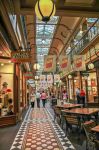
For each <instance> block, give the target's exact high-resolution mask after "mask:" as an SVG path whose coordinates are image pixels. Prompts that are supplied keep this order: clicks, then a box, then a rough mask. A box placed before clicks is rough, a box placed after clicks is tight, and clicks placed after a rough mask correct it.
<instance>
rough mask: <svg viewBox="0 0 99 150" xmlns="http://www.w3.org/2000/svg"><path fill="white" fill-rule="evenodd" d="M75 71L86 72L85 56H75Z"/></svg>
mask: <svg viewBox="0 0 99 150" xmlns="http://www.w3.org/2000/svg"><path fill="white" fill-rule="evenodd" d="M74 70H75V71H84V70H86V66H85V57H84V55H75V56H74Z"/></svg>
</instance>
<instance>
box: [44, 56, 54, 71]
mask: <svg viewBox="0 0 99 150" xmlns="http://www.w3.org/2000/svg"><path fill="white" fill-rule="evenodd" d="M44 71H45V72H55V71H56V56H55V55H49V56H44Z"/></svg>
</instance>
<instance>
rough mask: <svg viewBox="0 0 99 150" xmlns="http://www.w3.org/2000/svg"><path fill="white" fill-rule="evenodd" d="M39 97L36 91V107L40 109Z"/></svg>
mask: <svg viewBox="0 0 99 150" xmlns="http://www.w3.org/2000/svg"><path fill="white" fill-rule="evenodd" d="M40 97H41V94H40V92H39V91H37V93H36V100H37V107H38V108H40Z"/></svg>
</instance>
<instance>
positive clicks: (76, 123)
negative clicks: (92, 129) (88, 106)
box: [64, 115, 81, 135]
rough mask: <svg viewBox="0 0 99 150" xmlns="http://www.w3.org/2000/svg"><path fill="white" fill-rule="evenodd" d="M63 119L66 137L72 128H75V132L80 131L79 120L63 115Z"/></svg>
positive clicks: (72, 116)
mask: <svg viewBox="0 0 99 150" xmlns="http://www.w3.org/2000/svg"><path fill="white" fill-rule="evenodd" d="M64 118H65V121H66V131H65V134H66V135H67V133H68V131H69V129H70V130H72V128H73V126H76V127H77V131H80V129H81V123H80V120H79V118H78V117H77V116H75V115H65V116H64ZM78 133H79V132H78Z"/></svg>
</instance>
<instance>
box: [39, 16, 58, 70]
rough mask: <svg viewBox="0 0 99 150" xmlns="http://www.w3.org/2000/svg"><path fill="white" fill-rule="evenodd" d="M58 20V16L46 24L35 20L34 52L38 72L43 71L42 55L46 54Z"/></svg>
mask: <svg viewBox="0 0 99 150" xmlns="http://www.w3.org/2000/svg"><path fill="white" fill-rule="evenodd" d="M58 20H59V17H58V16H54V17H52V19H51V20H50V21H49V22H48V23H47V24H46V23H44V22H42V21H39V20H38V19H37V20H36V24H37V25H36V47H37V49H36V51H37V61H38V63H39V64H40V70H39V72H42V71H43V66H44V55H47V54H48V51H49V48H50V45H51V42H52V39H53V36H54V32H55V29H56V24H57V23H58Z"/></svg>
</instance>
